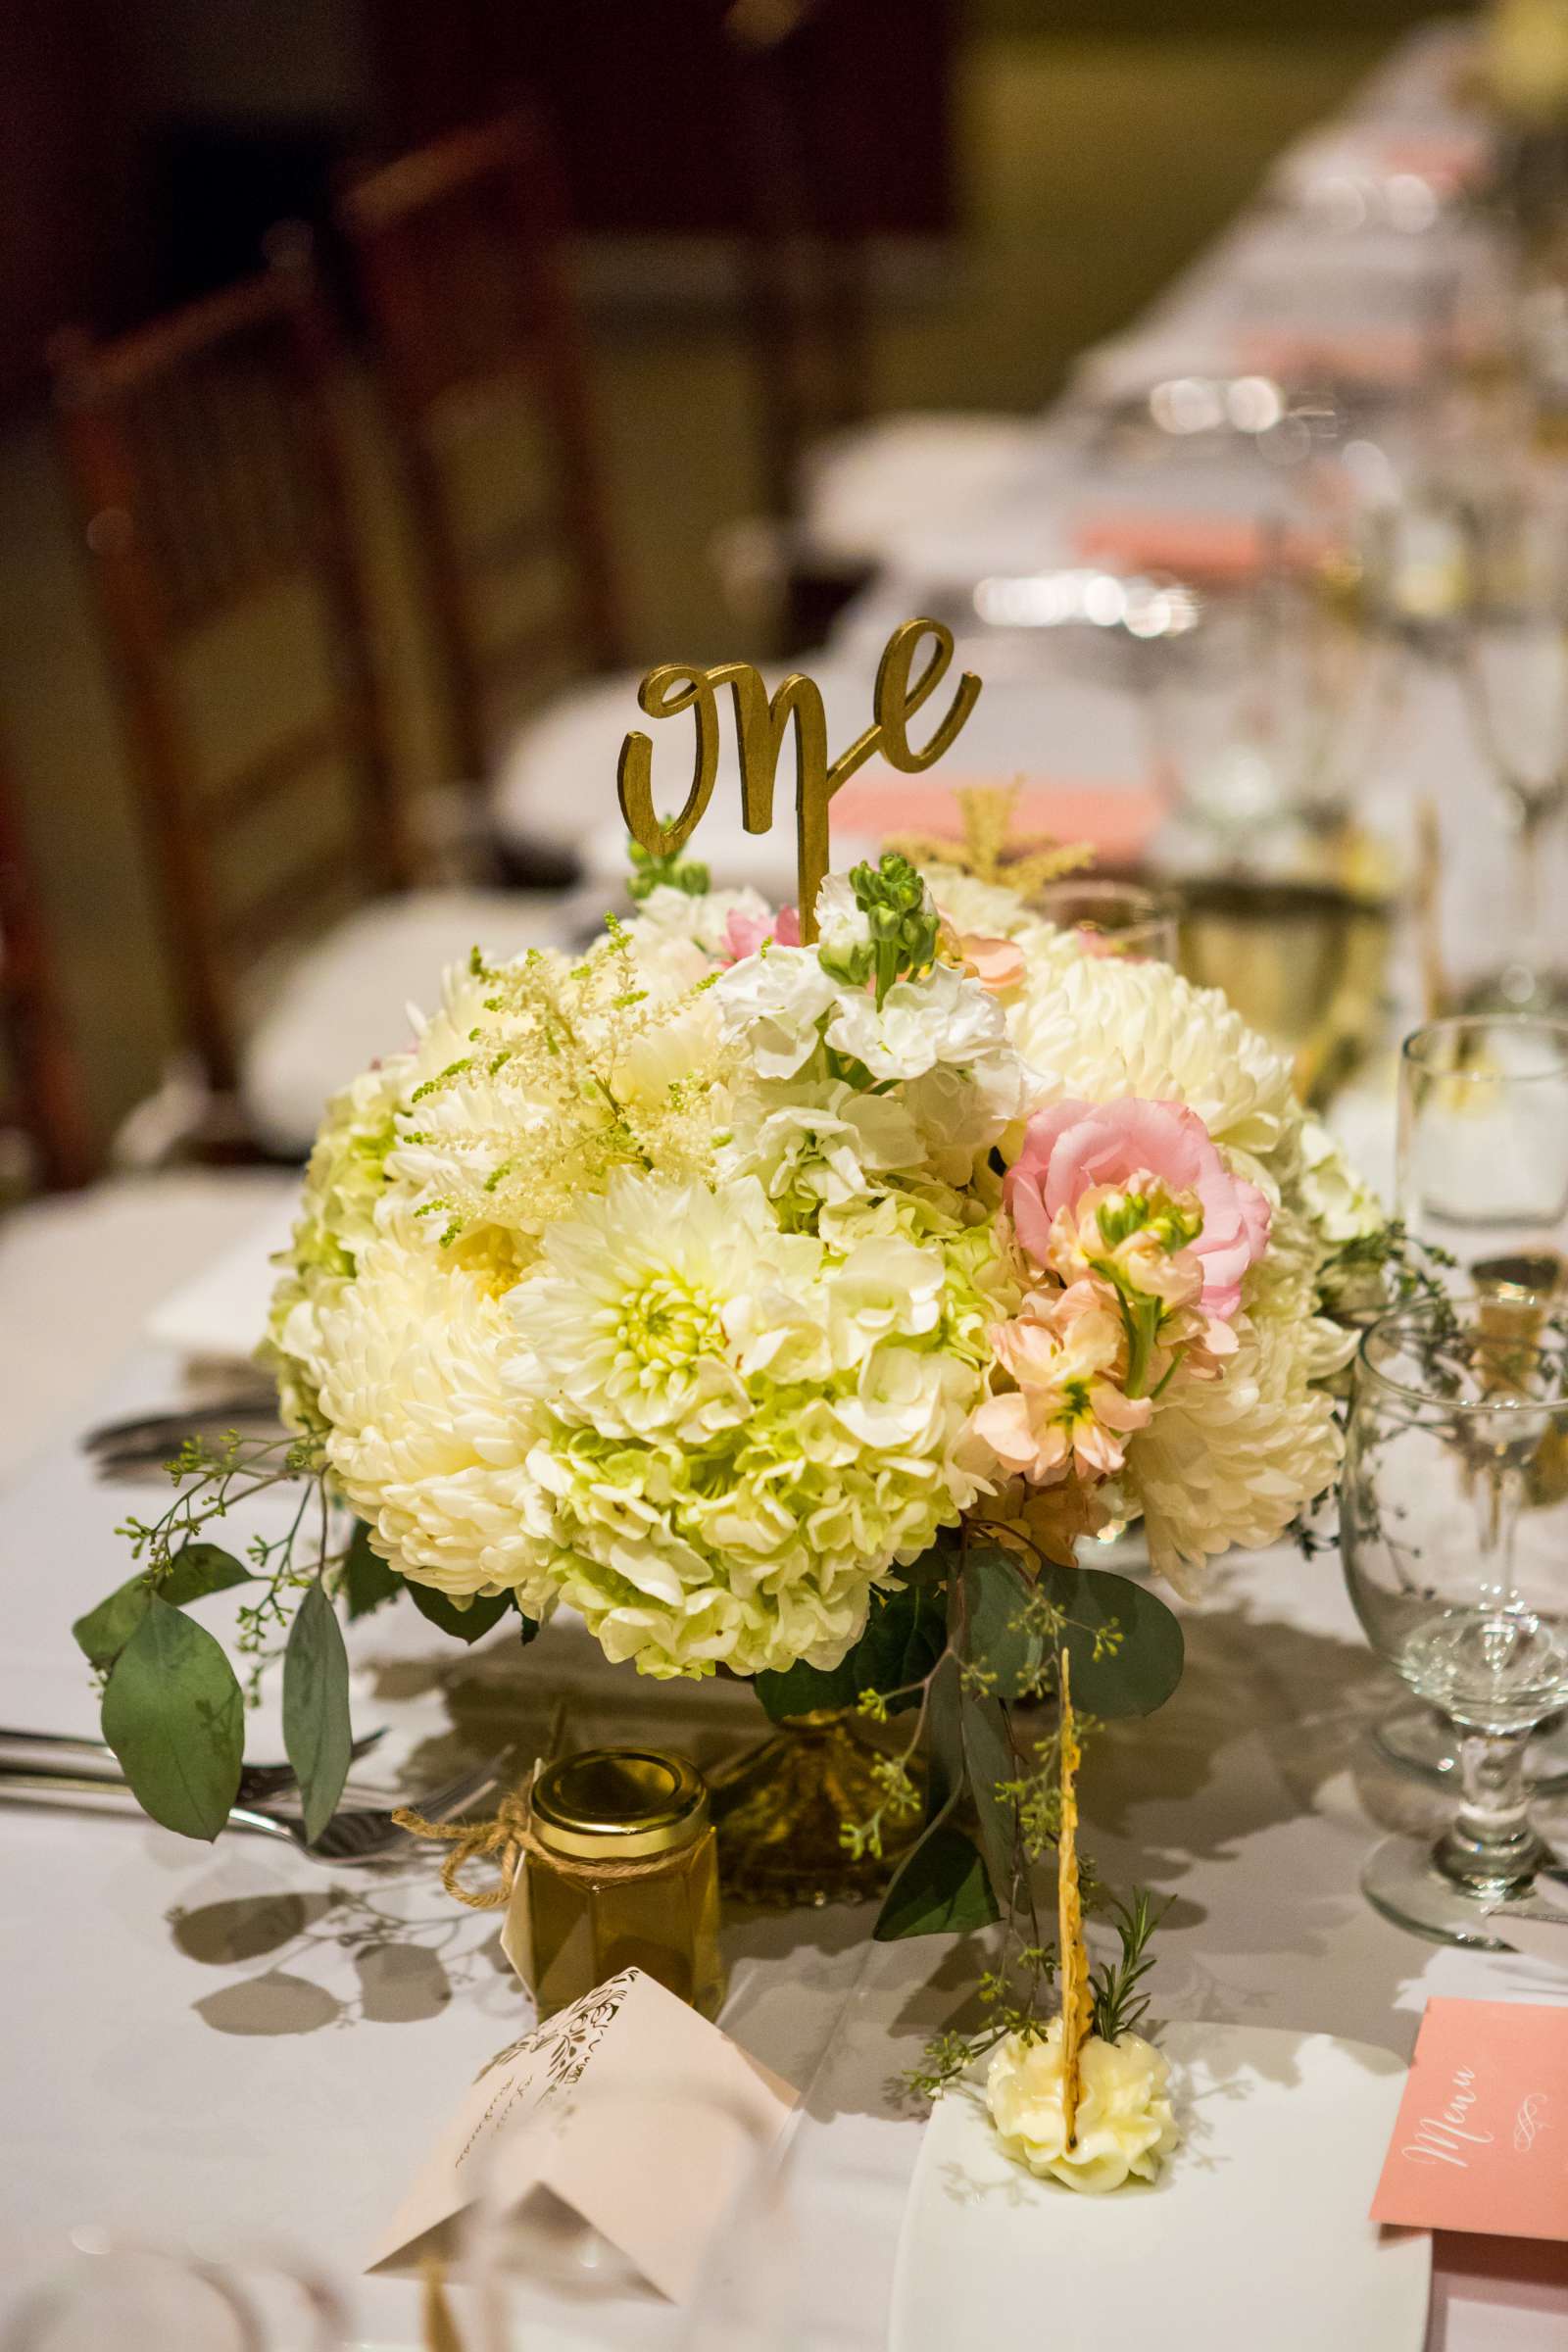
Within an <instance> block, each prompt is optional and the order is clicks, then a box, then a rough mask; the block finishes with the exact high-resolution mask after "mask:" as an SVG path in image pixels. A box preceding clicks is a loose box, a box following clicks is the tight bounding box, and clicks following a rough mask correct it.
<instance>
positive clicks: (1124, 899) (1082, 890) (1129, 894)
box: [1029, 874, 1177, 963]
mask: <svg viewBox="0 0 1568 2352" xmlns="http://www.w3.org/2000/svg"><path fill="white" fill-rule="evenodd" d="M1029 906H1030V909H1031V911H1032V912H1033V913H1035V914H1039V915H1042V916H1043V917H1044V918H1045V920H1046V921H1047V922H1048V923H1053V924H1054V926H1055V928H1056V929H1057V930H1058V931H1070V932H1072V933H1074V934H1075V936H1076V938H1077V940H1078V944H1079V946H1080V947H1081V948H1082V950H1083V952H1084V954H1085V955H1086V956H1128V957H1135V958H1138V959H1139V960H1141V961H1145V962H1152V963H1174V962H1175V960H1176V947H1177V918H1176V908H1175V906H1174V904H1173V903H1172V901H1170V900H1169V899H1166V898H1162V897H1161V896H1160V895H1159V894H1158V893H1157V892H1156V891H1152V890H1146V889H1144V888H1143V887H1142V886H1141V885H1140V884H1138V883H1134V882H1114V881H1111V880H1109V879H1108V878H1105V879H1102V878H1100V877H1097V876H1095V875H1092V874H1091V875H1087V876H1083V877H1078V876H1073V877H1070V878H1068V879H1067V880H1065V881H1061V882H1047V883H1045V884H1044V885H1043V886H1042V887H1041V889H1039V890H1038V891H1036V892H1035V893H1034V895H1033V897H1032V898H1031V899H1030V901H1029Z"/></svg>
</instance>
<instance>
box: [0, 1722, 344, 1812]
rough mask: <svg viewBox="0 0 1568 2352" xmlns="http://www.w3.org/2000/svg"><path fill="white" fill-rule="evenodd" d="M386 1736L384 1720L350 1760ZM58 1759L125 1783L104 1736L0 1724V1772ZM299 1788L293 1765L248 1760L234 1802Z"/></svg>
mask: <svg viewBox="0 0 1568 2352" xmlns="http://www.w3.org/2000/svg"><path fill="white" fill-rule="evenodd" d="M385 1738H386V1726H385V1724H383V1725H382V1726H381V1728H380V1730H379V1731H375V1732H366V1733H364V1734H363V1735H362V1737H361V1738H360V1739H358V1740H355V1742H354V1744H353V1746H352V1747H351V1748H350V1749H349V1755H350V1757H351V1759H352V1761H353V1762H354V1763H356V1764H357V1763H359V1761H360V1759H361V1758H362V1757H363V1756H368V1754H369V1752H370V1750H371V1748H372V1747H374V1746H375V1744H376V1742H377V1740H384V1739H385ZM74 1756H80V1757H82V1758H83V1759H84V1764H83V1765H82V1766H80V1767H73V1766H72V1765H71V1764H70V1763H69V1762H67V1761H65V1759H67V1758H70V1757H74ZM100 1758H102V1759H103V1762H102V1765H101V1766H100V1762H99V1759H100ZM56 1759H59V1760H60V1769H61V1770H62V1771H63V1772H64V1773H65V1775H66V1777H67V1779H68V1780H71V1781H80V1780H87V1779H92V1780H101V1781H102V1783H103V1785H104V1786H105V1787H106V1788H111V1789H113V1788H123V1786H124V1780H125V1776H124V1774H123V1772H122V1771H121V1769H120V1760H119V1758H118V1757H117V1756H116V1754H115V1751H114V1749H113V1748H112V1747H111V1746H110V1744H109V1742H108V1740H88V1739H85V1738H77V1737H75V1736H73V1735H69V1734H67V1733H64V1732H18V1731H10V1730H7V1729H6V1728H5V1727H4V1726H3V1725H0V1773H4V1772H9V1771H13V1770H15V1771H20V1772H26V1773H33V1774H49V1773H53V1772H54V1770H55V1768H56ZM298 1787H299V1775H298V1774H297V1773H296V1772H295V1770H294V1767H293V1765H292V1764H247V1765H245V1766H243V1767H242V1769H241V1772H240V1776H239V1791H238V1801H239V1803H240V1804H242V1805H254V1804H257V1803H259V1802H262V1803H265V1801H266V1800H267V1798H268V1797H270V1796H282V1795H285V1794H286V1793H287V1791H288V1790H289V1789H297V1788H298Z"/></svg>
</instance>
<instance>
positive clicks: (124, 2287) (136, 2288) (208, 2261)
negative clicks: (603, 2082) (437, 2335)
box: [0, 2228, 353, 2352]
mask: <svg viewBox="0 0 1568 2352" xmlns="http://www.w3.org/2000/svg"><path fill="white" fill-rule="evenodd" d="M25 2268H26V2270H27V2272H28V2273H29V2276H27V2277H26V2278H25V2282H24V2283H23V2287H22V2292H21V2295H20V2297H19V2299H18V2300H17V2301H16V2303H15V2304H14V2305H13V2306H12V2308H11V2310H10V2312H9V2314H8V2316H7V2318H6V2321H5V2324H4V2327H3V2330H0V2352H103V2348H104V2346H105V2345H109V2344H112V2345H114V2347H115V2352H172V2348H173V2347H176V2346H177V2347H178V2352H337V2348H338V2347H340V2346H342V2345H344V2344H346V2343H347V2342H349V2340H350V2338H351V2336H352V2333H353V2330H352V2326H351V2320H350V2314H349V2310H348V2307H347V2305H346V2303H345V2301H344V2299H343V2297H342V2295H341V2294H340V2292H339V2290H338V2288H337V2287H336V2285H335V2284H334V2283H333V2282H332V2281H331V2280H330V2279H329V2278H325V2277H324V2276H323V2275H321V2274H320V2273H319V2271H317V2270H316V2268H315V2267H314V2266H313V2265H311V2264H309V2263H307V2262H305V2261H304V2260H303V2259H301V2258H298V2257H295V2256H293V2255H288V2254H279V2253H277V2252H276V2251H275V2250H271V2249H268V2250H266V2251H264V2252H259V2251H257V2250H255V2249H252V2248H248V2247H247V2248H241V2249H236V2248H230V2247H228V2246H224V2247H222V2248H221V2249H219V2250H215V2251H213V2252H211V2253H203V2252H201V2251H198V2250H193V2249H191V2248H189V2247H185V2248H178V2249H176V2248H174V2247H172V2246H153V2245H142V2244H138V2243H135V2242H133V2241H130V2240H126V2239H120V2238H117V2237H115V2236H114V2235H113V2234H111V2233H110V2232H108V2231H106V2230H101V2229H87V2228H83V2229H77V2230H75V2231H73V2234H72V2241H71V2251H70V2253H69V2254H65V2255H63V2256H62V2258H61V2259H60V2260H59V2261H52V2260H51V2259H50V2258H49V2257H48V2256H47V2255H45V2256H43V2257H42V2258H39V2259H33V2258H30V2257H29V2260H28V2261H27V2263H26V2265H25ZM7 2269H8V2281H7V2283H8V2286H10V2287H12V2288H15V2286H16V2285H17V2283H18V2280H17V2269H18V2266H17V2265H15V2264H10V2263H8V2265H7Z"/></svg>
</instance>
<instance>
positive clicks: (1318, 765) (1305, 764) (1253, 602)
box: [1140, 550, 1397, 864]
mask: <svg viewBox="0 0 1568 2352" xmlns="http://www.w3.org/2000/svg"><path fill="white" fill-rule="evenodd" d="M1140 650H1141V652H1142V653H1144V654H1146V655H1147V660H1146V661H1145V663H1144V669H1143V678H1144V684H1145V689H1146V691H1145V695H1144V702H1143V708H1144V713H1145V718H1146V723H1147V726H1148V729H1149V732H1150V735H1151V741H1152V752H1153V756H1154V759H1155V762H1156V765H1157V767H1158V768H1159V770H1160V771H1161V772H1162V773H1163V774H1164V775H1165V776H1166V777H1167V778H1168V779H1169V782H1170V785H1171V787H1172V790H1173V792H1174V795H1175V799H1176V802H1177V805H1178V808H1179V809H1180V811H1181V813H1182V814H1183V815H1184V816H1185V817H1186V818H1187V819H1188V820H1189V821H1190V822H1191V823H1192V824H1193V825H1194V826H1196V827H1197V829H1198V830H1199V832H1200V833H1201V834H1202V835H1204V836H1206V837H1207V838H1208V840H1209V842H1210V843H1211V844H1212V846H1213V847H1214V849H1215V850H1217V852H1218V853H1219V856H1220V858H1221V859H1222V860H1223V861H1225V862H1228V863H1232V864H1239V863H1248V864H1251V863H1255V862H1256V861H1257V859H1258V857H1259V855H1260V854H1262V853H1265V852H1266V851H1268V850H1269V849H1270V848H1271V847H1272V846H1273V845H1274V844H1276V843H1277V842H1278V841H1279V840H1280V839H1281V838H1282V836H1281V827H1282V825H1284V826H1285V827H1286V828H1287V829H1289V828H1290V827H1292V826H1295V827H1298V828H1300V829H1302V830H1304V831H1305V832H1306V833H1307V834H1309V835H1328V834H1331V833H1333V832H1334V831H1335V829H1336V828H1337V827H1339V826H1341V825H1343V823H1344V821H1345V818H1346V816H1347V813H1348V808H1349V805H1350V796H1351V793H1352V790H1353V788H1354V786H1355V785H1356V784H1357V782H1358V781H1359V780H1360V778H1361V777H1362V776H1363V775H1364V774H1365V772H1366V771H1367V768H1368V766H1369V765H1370V763H1371V761H1372V760H1373V759H1374V757H1375V755H1376V752H1377V750H1378V748H1379V746H1380V744H1381V741H1382V739H1383V735H1384V732H1385V729H1386V726H1387V722H1388V719H1389V716H1390V713H1391V711H1392V708H1393V701H1392V697H1393V689H1394V686H1395V684H1396V682H1397V673H1396V668H1395V664H1394V660H1393V652H1392V649H1391V647H1390V646H1389V644H1388V643H1387V642H1386V641H1385V640H1384V638H1383V637H1382V636H1381V635H1380V634H1379V633H1377V632H1374V631H1372V630H1369V629H1366V628H1363V627H1362V626H1361V625H1360V622H1359V620H1358V618H1357V617H1356V615H1355V614H1354V613H1350V612H1348V611H1347V610H1345V609H1343V607H1342V606H1341V605H1340V604H1339V603H1337V602H1336V601H1335V599H1334V598H1333V597H1332V596H1331V595H1330V594H1329V592H1328V589H1327V587H1326V585H1325V584H1324V583H1323V582H1320V581H1319V580H1318V579H1317V578H1315V577H1314V576H1311V575H1309V574H1300V573H1298V572H1294V571H1292V570H1291V569H1290V568H1289V567H1288V566H1287V564H1285V561H1284V557H1283V553H1282V552H1281V551H1279V550H1276V555H1275V561H1274V562H1273V564H1268V565H1265V567H1264V569H1263V571H1262V572H1261V574H1260V576H1259V577H1258V578H1257V579H1256V580H1255V581H1253V582H1251V583H1250V584H1249V585H1247V586H1246V587H1244V588H1240V589H1237V590H1234V591H1232V592H1230V593H1229V594H1227V595H1224V596H1219V595H1216V596H1213V597H1211V598H1210V599H1208V600H1207V602H1206V603H1205V605H1204V608H1203V613H1202V616H1201V619H1200V621H1199V623H1198V626H1197V627H1196V628H1194V629H1192V630H1190V631H1189V632H1188V633H1187V634H1186V635H1185V636H1183V637H1181V638H1179V639H1173V640H1171V641H1170V642H1169V643H1165V644H1160V645H1156V646H1151V647H1149V648H1145V649H1140Z"/></svg>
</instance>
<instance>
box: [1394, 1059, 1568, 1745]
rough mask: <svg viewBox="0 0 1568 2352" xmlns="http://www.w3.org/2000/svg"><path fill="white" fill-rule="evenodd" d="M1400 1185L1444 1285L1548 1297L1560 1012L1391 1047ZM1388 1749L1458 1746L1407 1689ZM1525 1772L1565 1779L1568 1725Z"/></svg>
mask: <svg viewBox="0 0 1568 2352" xmlns="http://www.w3.org/2000/svg"><path fill="white" fill-rule="evenodd" d="M1395 1181H1396V1198H1397V1209H1398V1214H1399V1216H1400V1218H1401V1219H1402V1220H1403V1223H1404V1225H1405V1227H1406V1229H1407V1231H1408V1232H1409V1233H1410V1234H1411V1235H1413V1236H1414V1238H1415V1239H1416V1240H1417V1241H1419V1242H1424V1243H1427V1244H1429V1245H1431V1246H1432V1247H1434V1248H1436V1249H1438V1250H1442V1251H1443V1252H1444V1253H1445V1254H1446V1256H1447V1257H1448V1258H1450V1259H1451V1260H1452V1261H1453V1262H1452V1264H1451V1265H1450V1266H1447V1267H1446V1268H1443V1269H1441V1271H1442V1272H1443V1273H1444V1275H1445V1277H1446V1280H1447V1283H1448V1287H1449V1288H1450V1289H1451V1290H1454V1291H1459V1292H1471V1291H1475V1292H1486V1293H1488V1294H1489V1295H1491V1296H1493V1297H1495V1298H1500V1299H1510V1298H1514V1299H1518V1298H1523V1297H1527V1296H1538V1297H1551V1296H1553V1295H1556V1294H1558V1293H1560V1292H1561V1290H1562V1289H1563V1287H1564V1276H1565V1272H1568V1023H1565V1022H1559V1021H1540V1020H1529V1019H1525V1018H1522V1017H1519V1016H1509V1015H1501V1014H1488V1013H1474V1014H1461V1015H1458V1016H1456V1017H1455V1018H1453V1019H1451V1020H1446V1021H1432V1022H1429V1023H1428V1024H1427V1026H1426V1027H1425V1028H1422V1029H1417V1030H1415V1031H1414V1032H1413V1033H1412V1034H1411V1035H1410V1036H1409V1037H1407V1038H1406V1039H1405V1041H1404V1044H1403V1047H1402V1048H1401V1050H1400V1056H1399V1109H1398V1142H1397V1157H1396V1179H1395ZM1377 1738H1378V1744H1379V1746H1380V1747H1381V1748H1382V1749H1383V1751H1384V1753H1385V1754H1386V1755H1387V1756H1388V1757H1389V1758H1390V1759H1391V1761H1392V1762H1394V1763H1396V1764H1399V1765H1402V1766H1404V1767H1405V1768H1406V1769H1407V1770H1409V1771H1411V1772H1415V1773H1419V1774H1421V1775H1422V1776H1423V1777H1424V1778H1426V1779H1428V1780H1437V1781H1444V1782H1450V1783H1451V1782H1452V1781H1454V1780H1455V1779H1456V1778H1457V1775H1458V1770H1459V1755H1458V1749H1457V1747H1456V1745H1455V1743H1454V1740H1453V1737H1452V1734H1451V1732H1450V1731H1449V1728H1448V1726H1447V1725H1446V1722H1445V1721H1444V1719H1443V1717H1442V1716H1441V1715H1440V1714H1438V1713H1437V1712H1436V1710H1435V1709H1433V1708H1431V1707H1428V1706H1424V1705H1422V1704H1421V1703H1420V1702H1419V1701H1409V1702H1407V1703H1406V1704H1405V1705H1403V1706H1400V1707H1397V1708H1396V1709H1394V1710H1393V1712H1392V1713H1391V1714H1389V1715H1388V1716H1387V1717H1385V1719H1384V1721H1383V1723H1382V1724H1381V1725H1380V1726H1379V1728H1378V1734H1377ZM1528 1774H1529V1778H1530V1779H1531V1781H1532V1782H1533V1783H1534V1784H1535V1786H1536V1787H1537V1788H1538V1789H1541V1790H1543V1791H1546V1790H1548V1789H1549V1790H1553V1791H1555V1790H1557V1789H1565V1788H1568V1739H1565V1738H1564V1737H1563V1734H1562V1732H1561V1730H1560V1729H1559V1728H1558V1727H1556V1726H1553V1727H1551V1728H1549V1729H1548V1730H1546V1731H1545V1732H1544V1733H1543V1734H1542V1736H1541V1737H1540V1738H1539V1739H1538V1740H1536V1741H1535V1742H1534V1744H1533V1745H1532V1748H1531V1752H1530V1756H1529V1761H1528Z"/></svg>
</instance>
